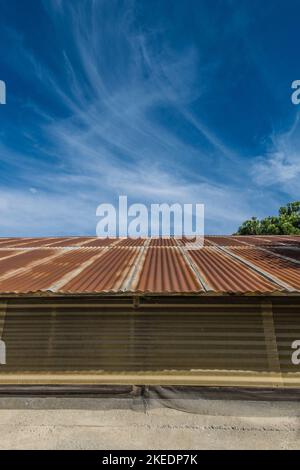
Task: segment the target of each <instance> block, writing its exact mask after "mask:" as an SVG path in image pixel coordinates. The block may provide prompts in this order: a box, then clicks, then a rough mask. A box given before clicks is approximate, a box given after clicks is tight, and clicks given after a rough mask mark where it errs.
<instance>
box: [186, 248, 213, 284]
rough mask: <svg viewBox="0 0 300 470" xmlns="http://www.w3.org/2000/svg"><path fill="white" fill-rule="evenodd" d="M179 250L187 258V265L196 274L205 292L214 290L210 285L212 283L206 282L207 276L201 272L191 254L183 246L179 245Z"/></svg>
mask: <svg viewBox="0 0 300 470" xmlns="http://www.w3.org/2000/svg"><path fill="white" fill-rule="evenodd" d="M179 251H180V252H181V253H182V256H183V258H184V259H185V261H186V263H187V265H188V266H189V267H190V268H191V270H192V272H193V273H194V275H195V276H196V279H197V281H198V282H199V283H200V285H201V287H202V288H203V289H204V291H205V292H209V291H212V290H213V289H212V288H211V287H210V285H209V284H208V283H207V282H206V280H205V278H204V277H203V276H202V274H201V273H200V271H199V269H198V267H197V265H196V264H195V263H194V261H193V259H192V258H191V256H190V255H189V253H188V251H187V250H185V249H184V248H183V247H179Z"/></svg>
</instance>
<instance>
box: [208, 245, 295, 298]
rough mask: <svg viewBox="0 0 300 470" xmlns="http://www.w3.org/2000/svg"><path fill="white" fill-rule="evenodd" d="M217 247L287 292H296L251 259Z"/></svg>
mask: <svg viewBox="0 0 300 470" xmlns="http://www.w3.org/2000/svg"><path fill="white" fill-rule="evenodd" d="M217 249H218V250H221V251H223V252H224V253H227V254H228V255H229V256H231V257H232V258H235V259H237V260H239V261H240V262H241V263H243V264H245V265H246V266H248V267H250V268H251V269H253V270H254V271H256V272H257V273H259V274H260V275H261V276H264V277H265V278H267V279H268V280H269V281H272V282H274V283H275V284H277V285H278V286H280V287H282V288H283V289H285V290H287V291H288V292H297V289H295V288H294V287H292V286H290V285H289V284H287V283H286V282H284V281H281V280H280V279H278V278H277V277H276V276H273V275H272V274H269V273H268V272H266V271H264V270H263V269H261V268H259V267H258V266H257V265H256V264H254V263H251V261H248V260H246V259H245V258H243V257H242V256H239V255H237V254H236V253H233V252H232V251H231V250H228V249H227V248H224V247H221V246H219V247H218V248H217Z"/></svg>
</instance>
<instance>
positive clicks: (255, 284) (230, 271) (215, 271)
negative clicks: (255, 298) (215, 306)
mask: <svg viewBox="0 0 300 470" xmlns="http://www.w3.org/2000/svg"><path fill="white" fill-rule="evenodd" d="M189 253H190V256H191V257H192V259H193V260H194V262H195V263H196V265H197V267H198V269H199V270H200V272H201V274H202V276H203V277H204V278H205V280H206V282H207V284H208V285H209V286H210V288H211V289H212V290H214V291H217V292H253V291H255V292H274V291H278V290H282V289H280V288H278V286H277V285H276V284H275V283H273V282H271V281H268V280H267V279H265V278H264V277H263V276H262V275H259V274H258V273H256V272H255V271H253V270H251V269H249V268H248V267H246V266H245V265H243V264H241V263H240V262H238V261H237V260H234V259H232V258H230V257H229V256H228V255H226V254H225V253H222V252H220V251H219V250H218V249H217V248H211V249H204V250H197V251H190V252H189Z"/></svg>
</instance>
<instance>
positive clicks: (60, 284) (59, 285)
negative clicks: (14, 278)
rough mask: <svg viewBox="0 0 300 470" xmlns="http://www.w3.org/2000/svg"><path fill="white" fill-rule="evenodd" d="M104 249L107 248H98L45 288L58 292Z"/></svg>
mask: <svg viewBox="0 0 300 470" xmlns="http://www.w3.org/2000/svg"><path fill="white" fill-rule="evenodd" d="M106 251H108V250H107V249H105V248H103V249H102V250H101V251H100V250H99V253H96V254H95V255H94V256H92V257H91V258H90V259H88V260H87V261H85V262H84V263H82V264H81V265H80V266H78V267H77V268H75V269H73V270H71V271H70V272H68V273H67V274H66V275H65V276H63V277H62V278H61V279H59V280H58V281H56V282H54V283H53V284H52V285H51V286H50V287H48V288H47V290H48V291H51V292H58V291H59V290H60V289H61V288H62V287H63V286H64V285H66V284H67V283H68V282H70V281H71V280H72V279H73V278H74V277H76V276H78V275H79V274H80V273H81V272H82V271H83V270H84V269H85V268H87V267H88V266H90V265H91V264H92V263H93V262H94V261H95V259H98V258H101V257H102V256H103V254H104V253H106Z"/></svg>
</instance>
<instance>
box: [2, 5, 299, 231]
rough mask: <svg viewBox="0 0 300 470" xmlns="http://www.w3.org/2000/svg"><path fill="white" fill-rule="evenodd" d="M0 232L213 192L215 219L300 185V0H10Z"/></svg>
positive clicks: (252, 209)
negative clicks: (299, 85)
mask: <svg viewBox="0 0 300 470" xmlns="http://www.w3.org/2000/svg"><path fill="white" fill-rule="evenodd" d="M0 6H1V16H0V79H2V80H4V81H5V82H6V86H7V104H6V105H5V106H0V139H1V140H0V217H1V222H0V235H1V236H6V235H27V236H34V235H36V236H38V235H60V234H70V235H75V234H90V235H95V228H96V222H97V219H96V216H95V211H96V207H97V205H98V204H100V203H102V202H115V201H116V198H117V197H118V195H119V194H127V195H128V197H129V199H130V201H131V202H145V203H147V204H149V203H151V202H194V203H195V202H199V203H204V204H205V208H206V232H207V233H216V234H217V233H232V232H233V231H235V230H236V229H237V227H238V225H239V224H240V223H241V222H242V221H243V220H244V219H245V218H248V217H250V216H252V215H257V216H259V217H262V216H266V215H270V214H275V213H276V211H277V209H278V207H279V206H280V205H283V204H286V203H287V202H289V201H292V200H296V199H299V192H300V191H299V180H300V178H299V177H300V155H299V151H300V147H299V143H300V142H299V126H298V121H297V113H298V112H299V110H300V106H299V107H297V106H295V105H293V104H292V103H291V98H290V97H291V83H292V81H293V80H296V79H300V57H299V28H300V27H299V18H300V1H299V0H264V1H261V0H247V1H246V0H194V1H193V0H185V1H182V0H139V1H136V2H135V1H131V0H125V1H114V0H94V1H92V0H72V1H70V0H44V1H42V0H26V1H24V0H0Z"/></svg>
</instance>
